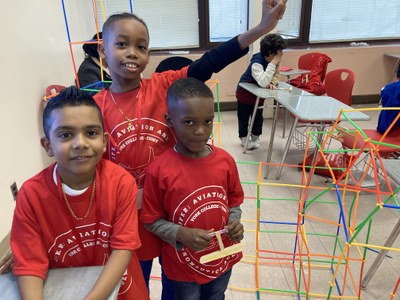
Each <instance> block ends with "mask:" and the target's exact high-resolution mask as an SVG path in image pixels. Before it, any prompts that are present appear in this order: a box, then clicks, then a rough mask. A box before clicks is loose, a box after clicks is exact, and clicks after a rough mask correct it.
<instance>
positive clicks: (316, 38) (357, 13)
mask: <svg viewBox="0 0 400 300" xmlns="http://www.w3.org/2000/svg"><path fill="white" fill-rule="evenodd" d="M399 20H400V2H399V0H385V1H382V0H368V1H365V0H352V1H337V0H313V5H312V13H311V26H310V37H309V41H310V43H321V42H330V41H357V40H358V41H360V40H371V39H375V40H376V39H390V38H399V36H400V22H399Z"/></svg>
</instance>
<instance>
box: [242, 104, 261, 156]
mask: <svg viewBox="0 0 400 300" xmlns="http://www.w3.org/2000/svg"><path fill="white" fill-rule="evenodd" d="M259 102H260V97H257V99H256V103H255V105H254V109H253V114H252V116H251V120H250V126H249V129H248V131H247V136H246V143H245V144H244V150H243V153H244V154H245V153H246V151H247V144H248V143H249V139H250V134H251V130H252V129H253V124H254V118H255V117H256V113H257V109H258V103H259Z"/></svg>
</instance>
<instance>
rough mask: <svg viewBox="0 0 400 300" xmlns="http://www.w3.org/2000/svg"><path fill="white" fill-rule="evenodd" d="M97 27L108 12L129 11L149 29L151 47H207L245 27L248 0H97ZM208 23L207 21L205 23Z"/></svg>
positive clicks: (158, 48) (159, 48) (101, 23)
mask: <svg viewBox="0 0 400 300" xmlns="http://www.w3.org/2000/svg"><path fill="white" fill-rule="evenodd" d="M96 4H97V13H98V17H99V28H101V27H102V26H103V23H104V21H105V19H106V17H107V16H109V15H111V14H114V13H118V12H126V11H132V12H133V13H135V14H137V15H138V16H139V17H140V18H142V19H143V20H144V21H145V22H146V24H147V26H148V28H149V32H150V48H151V49H152V50H162V49H164V50H165V49H207V48H209V47H212V46H213V44H214V43H218V42H222V41H225V40H228V39H230V38H232V37H234V36H236V35H238V34H239V33H242V32H244V31H246V30H247V15H248V1H247V0H209V1H204V0H152V1H148V0H131V1H129V0H113V1H104V0H96ZM208 24H210V25H208Z"/></svg>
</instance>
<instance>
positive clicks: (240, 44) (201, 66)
mask: <svg viewBox="0 0 400 300" xmlns="http://www.w3.org/2000/svg"><path fill="white" fill-rule="evenodd" d="M276 1H277V0H263V13H262V18H261V22H260V23H259V24H258V25H257V26H256V27H254V28H252V29H250V30H248V31H246V32H245V33H243V34H241V35H239V36H237V37H235V38H233V39H230V40H228V41H226V42H225V43H222V44H221V45H219V46H218V47H216V48H214V49H212V50H210V51H208V52H206V53H205V54H204V55H203V56H202V57H201V58H200V59H198V60H196V61H194V62H193V63H191V64H190V66H189V69H188V73H187V76H188V77H194V78H197V79H199V80H201V81H207V80H208V79H210V78H211V76H212V74H213V73H218V72H219V71H221V70H222V69H223V68H225V67H226V66H227V65H229V64H231V63H232V62H234V61H236V60H238V59H239V58H241V57H242V56H243V55H245V54H246V53H247V52H248V48H247V47H248V46H249V45H250V44H252V43H253V42H255V41H256V40H257V39H258V38H260V37H262V36H263V35H264V34H266V33H268V32H270V31H271V30H272V29H273V28H274V27H275V26H276V24H277V23H278V20H279V19H281V18H282V16H283V13H284V12H285V9H286V1H287V0H279V1H277V3H276V4H275V2H276Z"/></svg>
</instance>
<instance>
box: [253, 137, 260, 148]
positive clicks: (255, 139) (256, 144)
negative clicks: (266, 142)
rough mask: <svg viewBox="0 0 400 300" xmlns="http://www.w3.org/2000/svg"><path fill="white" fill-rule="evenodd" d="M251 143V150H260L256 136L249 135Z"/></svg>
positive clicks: (258, 139)
mask: <svg viewBox="0 0 400 300" xmlns="http://www.w3.org/2000/svg"><path fill="white" fill-rule="evenodd" d="M251 142H252V143H253V149H258V148H260V146H261V144H260V137H259V136H258V135H253V134H252V135H251Z"/></svg>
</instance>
